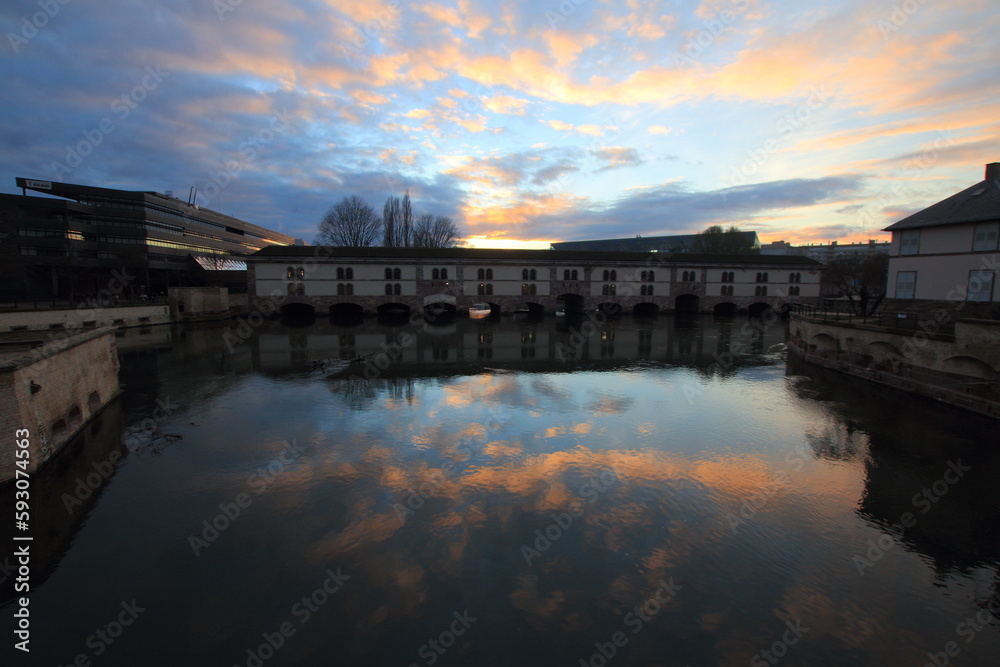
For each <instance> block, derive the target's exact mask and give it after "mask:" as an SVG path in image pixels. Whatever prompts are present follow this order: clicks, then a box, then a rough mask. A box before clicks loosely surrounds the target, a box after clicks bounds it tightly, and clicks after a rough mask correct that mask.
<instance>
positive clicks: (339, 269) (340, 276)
mask: <svg viewBox="0 0 1000 667" xmlns="http://www.w3.org/2000/svg"><path fill="white" fill-rule="evenodd" d="M289 270H290V269H289ZM288 277H289V278H291V276H288ZM343 279H344V267H342V266H338V267H337V280H343Z"/></svg>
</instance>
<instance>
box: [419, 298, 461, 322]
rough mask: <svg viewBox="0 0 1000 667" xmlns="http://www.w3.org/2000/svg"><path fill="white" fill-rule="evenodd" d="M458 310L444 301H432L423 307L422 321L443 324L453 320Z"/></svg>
mask: <svg viewBox="0 0 1000 667" xmlns="http://www.w3.org/2000/svg"><path fill="white" fill-rule="evenodd" d="M456 312H458V309H457V308H456V307H455V304H453V303H448V302H446V301H434V302H432V303H428V304H425V305H424V319H425V320H427V321H428V322H430V323H431V324H445V323H448V322H451V321H452V320H454V319H455V313H456Z"/></svg>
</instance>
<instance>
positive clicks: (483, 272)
mask: <svg viewBox="0 0 1000 667" xmlns="http://www.w3.org/2000/svg"><path fill="white" fill-rule="evenodd" d="M476 277H477V278H479V279H480V280H485V279H486V270H485V269H479V271H478V272H477V275H476Z"/></svg>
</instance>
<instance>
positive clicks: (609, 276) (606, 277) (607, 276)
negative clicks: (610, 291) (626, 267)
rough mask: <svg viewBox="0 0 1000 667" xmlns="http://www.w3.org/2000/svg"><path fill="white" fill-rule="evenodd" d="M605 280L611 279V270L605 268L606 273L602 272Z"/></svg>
mask: <svg viewBox="0 0 1000 667" xmlns="http://www.w3.org/2000/svg"><path fill="white" fill-rule="evenodd" d="M601 276H602V279H603V280H611V272H610V271H608V270H607V269H604V273H602V274H601Z"/></svg>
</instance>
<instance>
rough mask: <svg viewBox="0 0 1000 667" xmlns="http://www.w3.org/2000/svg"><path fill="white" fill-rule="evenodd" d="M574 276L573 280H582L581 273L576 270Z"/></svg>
mask: <svg viewBox="0 0 1000 667" xmlns="http://www.w3.org/2000/svg"><path fill="white" fill-rule="evenodd" d="M572 276H573V278H572V279H573V280H579V279H580V278H579V276H580V273H579V271H577V270H576V269H573V273H572Z"/></svg>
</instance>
